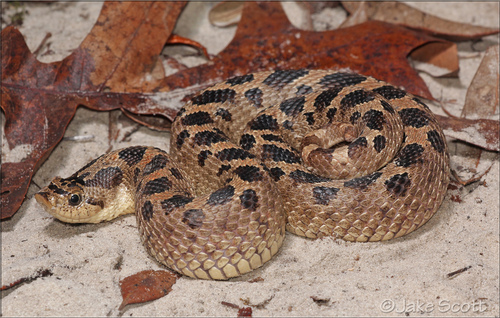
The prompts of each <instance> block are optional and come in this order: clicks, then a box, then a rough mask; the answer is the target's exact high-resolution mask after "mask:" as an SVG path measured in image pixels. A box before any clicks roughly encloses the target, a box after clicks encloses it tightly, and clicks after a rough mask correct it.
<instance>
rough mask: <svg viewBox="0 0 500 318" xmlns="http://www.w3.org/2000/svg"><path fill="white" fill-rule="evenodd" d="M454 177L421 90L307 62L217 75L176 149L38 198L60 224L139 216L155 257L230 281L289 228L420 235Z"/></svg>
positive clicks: (110, 159)
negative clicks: (226, 76)
mask: <svg viewBox="0 0 500 318" xmlns="http://www.w3.org/2000/svg"><path fill="white" fill-rule="evenodd" d="M448 183H449V155H448V152H447V145H446V141H445V138H444V135H443V132H442V130H441V128H440V127H439V125H438V123H437V121H436V119H435V117H434V115H433V114H432V112H431V111H430V110H429V108H428V107H427V106H426V105H425V104H424V103H422V102H421V101H420V100H419V99H417V98H415V97H414V96H412V95H410V94H409V93H406V92H405V91H404V90H401V89H399V88H396V87H394V86H391V85H389V84H387V83H384V82H382V81H378V80H376V79H374V78H371V77H366V76H362V75H359V74H354V73H348V72H332V71H327V70H304V69H301V70H278V71H268V72H260V73H254V74H247V75H243V76H238V77H234V78H231V79H228V80H226V81H224V82H221V83H218V84H216V85H214V86H212V87H210V88H208V89H206V90H204V91H202V92H200V93H198V95H196V96H194V97H193V98H191V100H190V101H189V102H187V104H186V105H185V106H184V107H183V108H182V109H181V110H180V111H179V113H178V115H177V117H176V119H175V120H174V122H173V125H172V136H171V144H170V154H167V153H166V152H164V151H163V150H160V149H158V148H153V147H143V146H135V147H129V148H125V149H120V150H116V151H112V152H110V153H108V154H105V155H102V156H101V157H99V158H97V159H95V160H93V161H91V162H90V163H88V164H87V165H85V166H84V167H83V168H82V169H80V170H78V171H77V172H75V173H74V174H73V175H72V176H70V177H68V178H59V177H56V178H55V179H54V180H53V181H52V182H51V183H50V184H49V185H48V186H47V187H45V188H44V189H42V190H41V191H40V192H39V193H38V194H37V195H36V198H37V201H38V202H39V203H40V204H41V205H42V206H43V207H44V208H45V209H46V210H47V211H48V212H49V213H51V214H52V215H53V216H55V217H56V218H58V219H59V220H61V221H64V222H73V223H84V222H89V223H97V222H101V221H104V220H110V219H112V218H115V217H117V216H119V215H122V214H126V213H134V212H136V217H137V222H138V227H139V231H140V235H141V240H142V242H143V243H144V245H145V247H146V249H147V250H148V252H149V253H150V254H151V255H152V256H154V258H156V259H157V260H158V261H159V262H161V263H163V264H164V265H166V266H167V267H169V268H171V269H173V270H175V271H177V272H179V273H182V274H184V275H187V276H191V277H197V278H201V279H229V278H231V277H236V276H239V275H242V274H245V273H247V272H249V271H251V270H253V269H255V268H258V267H260V266H261V265H262V264H264V263H265V262H267V261H269V260H270V259H271V257H272V256H273V255H275V254H276V253H277V252H278V250H279V248H280V246H281V245H282V243H283V239H284V237H285V229H286V230H288V231H289V232H292V233H294V234H297V235H301V236H305V237H308V238H318V237H323V236H335V237H340V238H343V239H344V240H348V241H380V240H387V239H391V238H395V237H400V236H402V235H405V234H407V233H410V232H412V231H414V230H415V229H417V228H419V227H420V226H422V225H423V224H424V223H426V222H427V221H428V220H429V219H430V218H431V217H432V215H433V214H434V213H435V212H436V210H437V209H438V208H439V206H440V204H441V202H442V201H443V198H444V196H445V193H446V190H447V186H448Z"/></svg>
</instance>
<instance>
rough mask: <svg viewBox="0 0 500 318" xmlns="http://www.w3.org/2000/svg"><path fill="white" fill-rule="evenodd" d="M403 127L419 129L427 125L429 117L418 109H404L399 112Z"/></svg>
mask: <svg viewBox="0 0 500 318" xmlns="http://www.w3.org/2000/svg"><path fill="white" fill-rule="evenodd" d="M399 116H400V117H401V120H402V121H403V125H405V126H411V127H415V128H421V127H424V126H427V125H428V124H429V116H428V115H427V113H426V112H424V111H423V110H420V109H418V108H406V109H403V110H400V111H399Z"/></svg>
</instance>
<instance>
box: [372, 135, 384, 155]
mask: <svg viewBox="0 0 500 318" xmlns="http://www.w3.org/2000/svg"><path fill="white" fill-rule="evenodd" d="M373 148H375V150H376V151H377V152H381V151H382V150H383V149H384V148H385V137H384V136H382V135H377V136H375V138H373Z"/></svg>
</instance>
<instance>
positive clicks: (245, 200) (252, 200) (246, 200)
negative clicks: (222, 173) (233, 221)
mask: <svg viewBox="0 0 500 318" xmlns="http://www.w3.org/2000/svg"><path fill="white" fill-rule="evenodd" d="M240 200H241V206H242V207H243V208H244V209H248V210H250V211H255V209H257V207H258V203H257V202H259V197H258V196H257V193H256V192H255V191H254V190H252V189H247V190H245V191H243V194H242V195H240Z"/></svg>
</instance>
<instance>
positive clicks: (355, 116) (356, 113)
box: [349, 112, 361, 124]
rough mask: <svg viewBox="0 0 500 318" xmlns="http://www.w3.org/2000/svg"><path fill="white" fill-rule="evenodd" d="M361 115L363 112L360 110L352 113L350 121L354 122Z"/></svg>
mask: <svg viewBox="0 0 500 318" xmlns="http://www.w3.org/2000/svg"><path fill="white" fill-rule="evenodd" d="M359 117H361V113H360V112H354V113H352V115H351V118H350V119H349V121H350V122H351V124H354V123H355V122H356V121H357V120H358V119H359Z"/></svg>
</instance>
